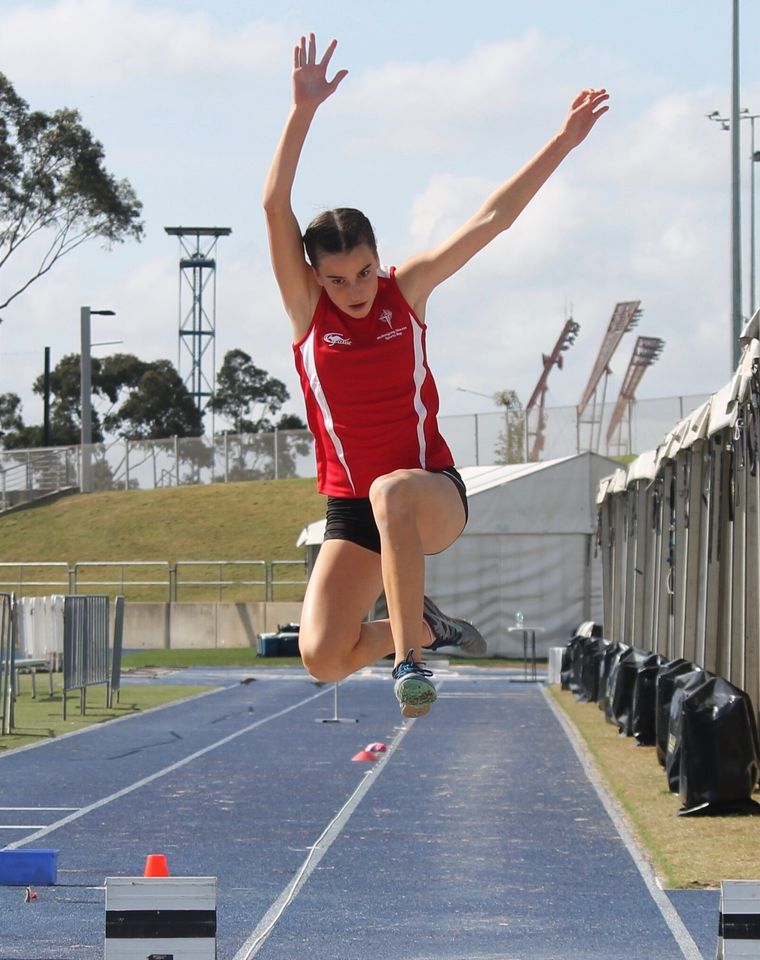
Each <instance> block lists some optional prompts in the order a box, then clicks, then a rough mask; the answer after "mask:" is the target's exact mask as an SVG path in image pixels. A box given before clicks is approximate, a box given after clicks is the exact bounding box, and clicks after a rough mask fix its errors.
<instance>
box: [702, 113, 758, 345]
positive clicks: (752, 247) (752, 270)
mask: <svg viewBox="0 0 760 960" xmlns="http://www.w3.org/2000/svg"><path fill="white" fill-rule="evenodd" d="M738 116H739V120H749V123H750V151H749V314H748V316H749V317H752V316H753V315H754V313H755V310H756V309H757V298H756V289H757V284H756V277H757V272H756V262H757V255H756V242H755V164H756V163H757V162H758V161H760V150H755V120H758V119H760V113H750V112H749V110H748V109H747V108H746V107H744V109H743V110H741V111H740V112H739V115H738ZM707 119H708V120H713V121H715V123H719V124H720V125H721V130H730V129H731V121H730V119H729V118H728V117H723V116H721V114H720V111H718V110H713V112H712V113H708V114H707ZM737 126H738V124H737ZM736 342H737V343H738V339H737V341H736ZM735 346H736V344H735Z"/></svg>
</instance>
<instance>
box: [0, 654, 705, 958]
mask: <svg viewBox="0 0 760 960" xmlns="http://www.w3.org/2000/svg"><path fill="white" fill-rule="evenodd" d="M248 675H250V674H248ZM244 676H246V674H245V673H244V672H243V671H237V672H235V671H227V672H225V673H223V674H222V673H221V672H220V673H217V674H215V675H214V677H213V678H212V677H208V679H214V680H215V681H216V682H221V683H223V684H224V685H223V686H222V687H221V688H220V689H216V690H214V691H213V692H210V693H208V694H204V695H201V696H200V697H196V698H193V699H191V700H188V701H184V702H181V703H178V704H174V705H171V706H168V707H164V708H161V709H158V710H155V711H151V712H149V713H145V714H141V715H136V716H134V717H130V718H127V719H123V720H118V721H114V722H111V723H108V724H105V725H102V726H98V727H97V728H90V730H88V731H86V732H83V733H80V734H76V735H72V736H68V737H63V738H61V739H59V740H57V741H52V742H48V743H45V744H43V745H41V746H38V747H35V748H32V749H24V750H19V751H15V752H13V753H11V754H8V755H5V756H3V757H0V807H1V808H2V809H0V828H2V829H0V847H2V846H6V847H11V848H20V849H24V848H28V849H36V848H54V849H57V850H59V851H60V853H59V859H58V884H57V885H56V886H55V887H39V888H37V889H36V891H35V892H36V893H37V895H38V896H37V899H36V900H32V901H31V902H25V898H24V893H25V891H24V889H23V888H21V887H9V886H6V887H0V960H100V958H102V956H103V949H104V930H105V908H104V891H103V884H104V879H105V878H106V877H113V876H140V875H141V874H142V870H143V865H144V862H145V857H146V855H147V854H148V853H165V854H166V855H167V858H168V862H169V867H170V870H171V873H172V875H174V876H215V877H217V878H218V889H217V904H218V906H217V913H218V917H217V921H218V922H217V926H218V933H217V947H218V957H219V960H253V958H254V957H256V958H258V960H301V958H303V960H306V958H308V960H581V958H582V960H597V958H598V960H651V958H655V957H656V958H657V960H684V958H685V960H707V958H708V957H712V955H713V953H714V949H715V943H716V935H717V922H718V899H717V894H715V893H714V892H711V893H701V892H694V893H691V892H689V893H681V894H678V895H673V896H672V897H668V896H667V895H666V894H665V893H663V892H662V891H661V890H660V889H659V888H658V887H657V885H656V883H655V882H654V879H653V877H652V876H651V874H650V873H649V870H648V867H647V866H646V864H644V863H643V862H642V860H641V858H640V856H639V854H638V851H637V850H636V848H635V847H634V846H633V844H632V843H631V842H630V841H629V838H628V837H627V834H626V831H625V827H624V826H623V825H622V824H621V823H620V822H619V819H618V817H617V815H616V814H615V812H614V810H613V809H612V808H608V807H607V806H605V803H604V801H603V799H602V798H601V797H600V794H599V793H598V792H597V789H596V787H595V785H594V783H593V782H592V781H591V780H590V779H589V777H588V775H587V772H586V769H585V767H584V763H583V760H582V757H581V756H579V754H578V753H577V752H576V749H575V747H574V745H573V743H572V742H571V739H570V738H569V736H568V733H567V731H566V728H565V726H564V724H563V722H562V720H561V717H559V715H558V714H557V713H556V711H555V709H553V707H552V705H551V703H550V700H549V698H548V697H547V695H546V693H545V691H544V689H543V686H542V685H541V684H523V683H512V682H510V681H511V680H512V679H514V677H510V676H509V674H508V671H504V670H493V671H492V670H489V671H483V670H477V669H473V668H469V669H468V668H459V669H456V668H449V669H442V670H440V671H439V672H437V673H436V676H437V679H438V681H439V684H440V686H439V697H440V700H439V702H438V703H437V704H436V705H435V706H434V708H433V710H432V711H431V713H430V715H429V716H428V717H426V718H422V719H419V720H414V721H410V722H402V721H401V718H400V717H399V714H398V708H397V706H396V703H395V700H394V699H393V694H392V687H391V683H390V681H389V679H388V670H387V669H385V668H382V669H381V668H373V669H370V670H366V671H363V672H362V673H361V674H359V675H357V676H356V677H355V678H352V679H351V680H349V681H347V682H345V683H344V684H342V685H341V687H340V688H339V689H340V702H339V715H340V716H341V717H343V718H349V719H354V718H355V719H357V720H358V722H357V723H324V724H323V723H318V722H316V721H317V720H318V719H320V718H331V717H333V716H334V709H335V708H334V699H333V697H334V688H333V687H332V686H324V687H319V686H317V685H315V684H314V683H313V682H312V681H310V680H309V678H308V677H306V675H305V674H304V673H303V672H302V671H279V672H276V673H275V672H271V673H270V672H269V671H259V672H258V673H255V674H254V676H255V677H256V680H255V682H251V683H249V684H241V683H240V679H241V678H242V677H244ZM221 677H223V678H224V679H223V680H220V678H221ZM182 679H183V680H184V681H185V682H196V681H197V680H198V679H199V678H198V677H197V676H188V674H187V673H185V674H183V676H182ZM376 741H382V742H384V743H385V744H386V745H387V751H386V752H385V753H379V754H377V756H378V757H379V758H380V759H378V761H377V762H375V763H359V762H352V757H353V756H354V755H355V754H356V753H357V752H358V751H360V750H362V749H363V748H364V747H365V746H366V745H367V744H369V743H371V742H376Z"/></svg>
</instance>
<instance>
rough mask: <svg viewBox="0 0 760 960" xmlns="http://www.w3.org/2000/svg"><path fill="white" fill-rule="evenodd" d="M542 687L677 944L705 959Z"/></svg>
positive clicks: (690, 958)
mask: <svg viewBox="0 0 760 960" xmlns="http://www.w3.org/2000/svg"><path fill="white" fill-rule="evenodd" d="M540 689H541V693H542V694H543V697H544V700H546V702H547V703H548V704H549V707H550V708H551V710H552V712H553V714H554V716H555V717H556V718H557V720H558V721H559V724H560V726H561V727H562V729H563V730H564V731H565V734H566V736H567V739H568V740H569V741H570V746H571V747H572V748H573V750H574V751H575V753H576V755H577V757H578V759H579V760H580V762H581V765H582V766H583V769H584V770H585V772H586V776H587V777H588V779H589V780H590V781H591V785H592V787H593V788H594V790H596V792H597V795H598V796H599V799H600V800H601V801H602V805H603V806H604V809H605V810H606V811H607V815H608V816H609V818H610V820H612V823H613V824H614V826H615V829H616V830H617V832H618V834H619V836H620V839H621V840H622V841H623V843H624V844H625V847H626V849H627V850H628V853H629V854H630V855H631V859H632V860H633V862H634V863H635V864H636V867H637V869H638V871H639V873H640V874H641V878H642V880H643V881H644V884H645V885H646V888H647V890H648V891H649V895H650V896H651V898H652V899H653V900H654V902H655V904H656V905H657V908H658V909H659V911H660V913H661V914H662V919H663V920H664V921H665V923H666V924H667V926H668V928H669V930H670V932H671V933H672V934H673V938H674V939H675V941H676V943H677V944H678V947H679V949H680V951H681V953H682V954H683V956H684V958H685V960H704V957H703V956H702V954H701V952H700V950H699V947H698V946H697V945H696V943H695V942H694V940H693V938H692V936H691V934H690V933H689V931H688V930H687V929H686V927H685V926H684V923H683V920H681V918H680V917H679V915H678V911H677V910H676V908H675V907H674V906H673V904H672V903H671V902H670V900H669V899H668V896H667V894H666V893H665V892H664V891H663V890H662V889H661V888H660V885H659V884H658V882H657V877H656V876H655V874H654V871H653V870H652V867H651V865H650V864H649V862H648V861H647V860H646V859H645V857H644V856H643V855H642V853H641V851H640V850H639V847H638V844H637V843H636V840H635V839H634V837H633V834H632V833H631V831H630V830H629V829H628V824H627V823H626V821H625V820H624V819H623V817H622V816H621V815H620V813H619V812H618V809H617V806H616V804H615V800H614V798H613V797H612V795H611V794H610V792H609V790H608V789H607V784H606V783H605V782H604V781H603V780H602V779H601V777H600V775H599V771H598V770H597V768H596V764H595V762H594V760H593V759H592V758H591V756H590V755H589V753H588V751H587V749H586V745H585V743H583V742H582V741H581V740H580V739H579V736H578V734H577V732H576V730H575V727H573V725H572V724H571V723H570V721H569V720H568V719H567V717H566V716H565V714H564V713H563V711H562V710H561V709H560V708H559V707H558V706H557V704H556V703H555V702H554V700H553V699H552V696H551V694H550V693H549V692H548V691H547V689H546V687H541V688H540Z"/></svg>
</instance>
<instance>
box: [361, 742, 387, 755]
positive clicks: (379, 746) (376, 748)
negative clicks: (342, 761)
mask: <svg viewBox="0 0 760 960" xmlns="http://www.w3.org/2000/svg"><path fill="white" fill-rule="evenodd" d="M364 749H365V750H366V751H367V753H385V751H386V750H387V749H388V748H387V747H386V745H385V744H384V743H379V742H377V743H368V744H367V746H366V747H365V748H364Z"/></svg>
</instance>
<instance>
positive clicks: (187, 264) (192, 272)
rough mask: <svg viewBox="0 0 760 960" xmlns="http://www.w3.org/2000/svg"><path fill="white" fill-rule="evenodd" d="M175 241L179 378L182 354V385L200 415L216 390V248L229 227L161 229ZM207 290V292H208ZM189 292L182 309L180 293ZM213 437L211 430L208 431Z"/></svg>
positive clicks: (226, 235) (182, 300)
mask: <svg viewBox="0 0 760 960" xmlns="http://www.w3.org/2000/svg"><path fill="white" fill-rule="evenodd" d="M164 230H165V231H166V233H168V234H169V236H173V237H178V238H179V245H180V260H179V348H178V354H179V355H178V360H177V368H178V371H179V374H180V376H182V356H183V353H187V354H189V355H190V371H189V372H188V373H187V374H186V375H185V376H184V378H183V382H184V383H185V385H186V386H187V388H188V391H189V393H190V395H191V396H192V398H193V400H194V401H195V405H196V407H197V408H198V410H199V412H200V413H203V411H204V408H205V406H206V404H207V403H208V401H209V400H210V399H211V397H212V396H213V394H214V390H215V386H216V244H217V241H218V239H219V237H228V236H229V235H230V234H231V233H232V230H231V229H230V227H164ZM207 288H210V289H207ZM188 291H189V294H190V305H189V306H188V307H185V306H184V305H183V304H184V297H183V293H186V292H188ZM211 432H212V434H213V432H214V431H213V426H212V430H211Z"/></svg>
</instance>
